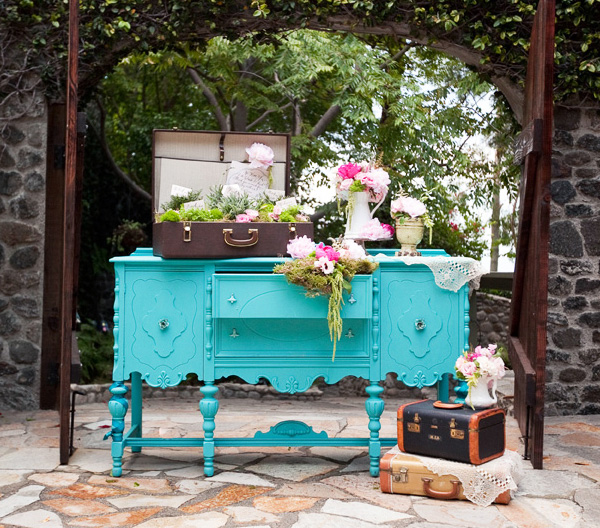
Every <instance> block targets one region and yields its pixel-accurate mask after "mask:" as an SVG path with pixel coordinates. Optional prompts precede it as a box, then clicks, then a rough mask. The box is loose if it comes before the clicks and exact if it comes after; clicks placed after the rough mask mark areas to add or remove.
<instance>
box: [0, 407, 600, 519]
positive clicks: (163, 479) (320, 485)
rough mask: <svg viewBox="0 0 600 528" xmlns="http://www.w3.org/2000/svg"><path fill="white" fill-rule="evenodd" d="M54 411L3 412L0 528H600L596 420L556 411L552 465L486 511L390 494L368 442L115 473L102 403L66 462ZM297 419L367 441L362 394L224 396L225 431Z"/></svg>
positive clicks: (163, 463)
mask: <svg viewBox="0 0 600 528" xmlns="http://www.w3.org/2000/svg"><path fill="white" fill-rule="evenodd" d="M399 403H400V402H386V410H385V411H384V414H383V416H382V429H381V431H382V435H385V436H391V435H393V432H394V430H395V423H396V416H395V410H396V408H397V405H398V404H399ZM197 408H198V401H197V400H184V399H180V400H170V399H169V398H164V399H161V400H148V401H145V402H144V420H145V422H144V434H145V435H146V436H148V437H158V436H159V435H160V434H161V433H162V434H163V435H164V434H167V433H169V434H176V435H180V436H183V437H190V436H201V435H202V417H201V415H200V414H199V412H198V410H197ZM311 416H313V417H314V420H313V419H311ZM28 418H29V420H28ZM54 419H56V420H54ZM57 419H58V416H57V413H55V412H54V413H53V412H49V411H40V412H39V413H27V414H25V413H14V414H11V413H3V415H2V419H1V420H0V432H4V435H3V436H0V528H12V527H17V526H22V527H23V528H29V527H32V528H33V527H35V528H54V527H61V528H63V527H64V528H79V527H83V528H85V527H89V528H102V527H105V526H106V527H108V526H115V527H123V528H125V527H127V528H129V527H133V526H135V527H136V528H164V527H168V528H196V527H202V528H225V527H227V528H325V527H326V528H375V527H377V528H382V527H388V528H449V527H461V528H470V527H477V528H481V527H485V528H555V527H556V528H558V527H560V528H563V527H564V528H588V527H594V526H600V523H599V522H598V519H600V506H599V504H600V416H577V417H546V427H547V431H548V434H547V436H546V439H545V447H546V449H545V455H546V457H545V460H544V463H545V468H546V469H545V470H544V471H534V470H533V469H531V468H530V465H529V464H528V463H527V462H525V463H524V465H525V478H524V479H523V480H522V482H521V484H520V487H519V490H518V492H517V493H516V494H513V500H512V501H511V503H510V504H509V505H495V504H494V505H490V506H488V507H486V508H482V507H479V506H475V505H474V504H471V503H470V502H468V501H436V500H433V499H429V498H426V497H417V496H414V497H411V496H405V495H393V494H384V493H381V491H380V489H379V479H377V478H373V477H371V476H370V475H369V472H368V467H369V457H368V456H366V455H367V448H366V447H353V448H337V447H292V448H288V447H284V446H277V447H260V448H259V447H256V446H239V447H217V448H216V457H215V469H216V475H215V476H214V477H212V478H206V477H204V474H203V460H202V449H201V448H187V447H172V448H166V447H160V448H159V447H153V448H143V450H142V452H141V453H136V454H132V453H131V452H130V450H126V453H125V456H124V465H125V471H124V475H123V477H122V478H114V477H112V476H111V474H110V471H111V468H112V460H111V458H110V447H111V443H110V441H107V442H104V441H102V436H103V435H104V433H105V432H106V428H102V427H101V426H102V425H103V424H105V423H107V422H109V421H110V416H109V415H108V411H107V410H106V405H105V404H80V405H78V408H77V415H76V422H75V423H76V430H75V432H76V434H75V445H76V447H77V450H76V451H75V453H74V455H73V456H72V457H71V459H70V462H69V464H68V465H64V466H59V464H58V449H57V448H55V447H48V446H52V445H58V444H56V441H57V439H58V437H57V434H56V433H57V431H58V428H57V427H56V423H57ZM294 419H301V420H304V421H305V422H307V423H308V424H309V425H312V426H313V428H314V430H315V431H316V432H319V431H321V430H326V431H327V432H328V434H330V435H338V434H339V435H340V436H350V437H352V436H362V437H365V436H368V428H367V424H368V418H367V416H366V413H365V411H364V398H323V399H322V400H321V401H318V402H307V403H304V402H283V401H278V400H272V401H269V400H265V401H262V400H261V401H249V400H239V401H232V400H226V401H224V402H223V406H222V408H221V409H220V410H219V415H218V416H217V429H216V435H217V436H221V437H226V436H253V435H254V433H255V432H256V431H257V430H261V431H268V430H269V427H271V426H272V425H273V424H274V423H276V422H277V421H280V420H294ZM86 425H87V426H88V427H86ZM11 431H12V432H11ZM23 431H25V433H23ZM506 431H507V445H509V446H513V448H514V449H516V450H519V449H522V443H521V440H520V432H519V430H518V427H517V426H516V425H515V422H514V420H512V418H509V419H508V422H507V428H506ZM17 433H18V434H17ZM53 443H54V444H53ZM385 451H386V449H385V448H384V449H383V450H382V452H385Z"/></svg>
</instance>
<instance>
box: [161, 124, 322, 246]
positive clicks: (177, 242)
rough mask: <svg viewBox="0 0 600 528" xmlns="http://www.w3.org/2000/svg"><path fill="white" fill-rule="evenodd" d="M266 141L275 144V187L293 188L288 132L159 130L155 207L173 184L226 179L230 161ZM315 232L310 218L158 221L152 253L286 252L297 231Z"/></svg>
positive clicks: (196, 185) (195, 185)
mask: <svg viewBox="0 0 600 528" xmlns="http://www.w3.org/2000/svg"><path fill="white" fill-rule="evenodd" d="M253 143H263V144H265V145H268V146H269V147H271V148H272V149H273V152H274V154H275V160H274V163H273V167H272V173H271V175H272V180H273V183H272V187H271V188H273V189H277V190H280V191H283V192H284V193H285V194H286V195H287V194H289V192H290V136H289V134H259V133H256V134H254V133H243V132H214V131H192V130H177V129H173V130H155V131H154V134H153V137H152V165H153V167H152V188H153V192H152V200H153V204H152V205H153V211H154V212H158V211H159V210H160V206H161V205H162V204H163V203H165V202H167V201H168V200H169V198H170V196H171V194H170V193H171V186H172V185H173V184H175V185H179V186H182V187H187V188H190V189H193V190H194V191H198V190H202V191H203V196H205V195H206V192H207V191H208V190H209V189H210V188H211V187H213V186H215V185H219V184H225V182H226V179H227V170H228V168H229V166H230V164H231V162H232V161H239V162H242V161H244V160H245V159H246V148H248V147H250V146H251V145H252V144H253ZM302 235H306V236H308V237H310V238H312V237H313V224H312V222H297V223H291V222H250V223H235V222H155V223H154V225H153V229H152V247H153V253H154V255H157V256H161V257H163V258H237V257H271V256H273V257H275V256H286V253H287V249H286V248H287V244H288V242H289V240H290V239H292V238H295V237H296V236H302Z"/></svg>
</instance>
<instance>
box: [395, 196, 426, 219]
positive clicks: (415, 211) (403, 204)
mask: <svg viewBox="0 0 600 528" xmlns="http://www.w3.org/2000/svg"><path fill="white" fill-rule="evenodd" d="M391 211H392V215H396V214H398V213H406V214H407V215H408V216H410V217H411V218H418V217H419V216H422V215H424V214H425V213H426V212H427V208H426V207H425V204H424V203H423V202H421V201H420V200H417V199H416V198H411V197H410V196H399V197H398V198H396V199H395V200H392V203H391Z"/></svg>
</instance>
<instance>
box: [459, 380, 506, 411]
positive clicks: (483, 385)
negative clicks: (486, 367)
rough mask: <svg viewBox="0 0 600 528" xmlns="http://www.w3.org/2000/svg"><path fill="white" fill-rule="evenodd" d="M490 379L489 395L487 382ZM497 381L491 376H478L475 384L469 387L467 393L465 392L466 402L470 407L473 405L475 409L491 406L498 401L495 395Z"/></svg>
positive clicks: (488, 382)
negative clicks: (490, 388) (490, 389)
mask: <svg viewBox="0 0 600 528" xmlns="http://www.w3.org/2000/svg"><path fill="white" fill-rule="evenodd" d="M492 380H493V383H492V394H491V395H490V391H489V384H490V381H492ZM497 383H498V381H497V380H496V378H491V377H488V376H485V377H481V378H479V379H478V380H477V385H475V386H474V387H471V389H470V390H469V394H467V398H466V402H467V404H468V405H470V406H471V407H475V408H476V409H477V408H479V409H485V408H486V407H491V406H492V405H494V404H495V403H496V402H497V401H498V398H497V397H496V384H497Z"/></svg>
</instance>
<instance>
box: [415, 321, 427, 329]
mask: <svg viewBox="0 0 600 528" xmlns="http://www.w3.org/2000/svg"><path fill="white" fill-rule="evenodd" d="M425 326H426V325H425V321H423V319H417V320H416V321H415V328H416V329H417V330H418V331H421V330H425Z"/></svg>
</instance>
